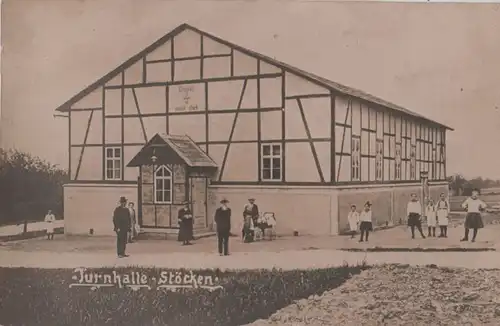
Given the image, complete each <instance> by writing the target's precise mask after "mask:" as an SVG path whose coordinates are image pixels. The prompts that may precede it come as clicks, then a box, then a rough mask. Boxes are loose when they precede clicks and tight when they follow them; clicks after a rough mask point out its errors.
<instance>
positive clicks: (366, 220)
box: [359, 201, 373, 242]
mask: <svg viewBox="0 0 500 326" xmlns="http://www.w3.org/2000/svg"><path fill="white" fill-rule="evenodd" d="M371 206H372V204H371V203H370V202H369V201H367V202H366V203H365V209H364V210H363V211H362V212H361V214H360V215H359V221H360V225H359V230H360V231H361V238H360V239H359V242H363V236H364V235H365V241H368V234H369V233H370V231H373V223H372V211H371Z"/></svg>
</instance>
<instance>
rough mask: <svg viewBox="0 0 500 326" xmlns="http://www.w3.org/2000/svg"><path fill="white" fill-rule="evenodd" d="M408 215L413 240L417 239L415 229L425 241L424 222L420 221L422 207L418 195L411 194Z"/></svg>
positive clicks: (407, 209)
mask: <svg viewBox="0 0 500 326" xmlns="http://www.w3.org/2000/svg"><path fill="white" fill-rule="evenodd" d="M406 212H407V215H408V226H409V227H410V229H411V238H412V239H415V228H417V229H418V232H420V235H421V236H422V239H425V235H424V232H423V231H422V222H421V221H420V216H422V206H421V204H420V201H419V200H418V197H417V194H415V193H413V194H411V199H410V202H409V203H408V206H407V208H406Z"/></svg>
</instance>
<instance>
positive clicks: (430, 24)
mask: <svg viewBox="0 0 500 326" xmlns="http://www.w3.org/2000/svg"><path fill="white" fill-rule="evenodd" d="M2 6H3V7H2V20H1V24H2V41H3V48H2V51H3V52H2V58H1V64H2V84H1V86H2V91H1V94H2V101H1V124H0V135H1V137H0V142H1V145H2V147H3V148H17V149H19V150H22V151H27V152H30V153H32V154H34V155H37V156H40V157H41V158H43V159H46V160H48V161H50V162H51V163H53V164H59V165H60V166H61V167H63V168H67V164H68V153H67V145H68V144H67V142H68V137H67V132H68V130H67V120H66V119H64V118H54V117H53V114H54V113H55V112H54V109H55V108H56V107H58V106H59V105H60V104H62V103H64V102H65V101H66V100H68V99H69V98H71V97H72V96H73V95H75V94H76V93H78V92H79V91H81V90H82V89H84V88H85V87H86V86H88V85H90V84H91V83H93V82H94V81H95V80H97V79H98V78H100V77H101V76H103V75H105V74H107V73H108V72H109V71H111V70H112V69H114V68H115V67H116V66H118V65H119V64H121V63H122V62H123V61H125V60H126V59H128V58H129V57H131V56H133V55H134V54H136V53H137V52H139V51H141V50H142V49H143V48H145V47H146V46H148V45H149V44H151V43H153V42H154V41H155V40H157V39H158V38H160V37H161V36H163V35H164V34H166V33H168V32H169V31H170V30H172V29H173V28H175V27H176V26H178V25H180V24H182V23H189V24H191V25H193V26H195V27H197V28H200V29H202V30H205V31H207V32H209V33H211V34H215V35H217V36H219V37H221V38H223V39H226V40H228V41H231V42H233V43H236V44H239V45H241V46H244V47H246V48H249V49H252V50H255V51H257V52H260V53H263V54H266V55H269V56H271V57H275V58H276V59H278V60H280V61H284V62H286V63H288V64H291V65H293V66H296V67H298V68H301V69H303V70H306V71H310V72H312V73H315V74H318V75H320V76H322V77H325V78H328V79H331V80H333V81H336V82H339V83H342V84H344V85H347V86H352V87H355V88H358V89H361V90H364V91H366V92H368V93H371V94H373V95H376V96H378V97H381V98H383V99H385V100H388V101H391V102H394V103H396V104H399V105H402V106H404V107H406V108H408V109H410V110H412V111H414V112H418V113H420V114H423V115H425V116H427V117H429V118H431V119H434V120H437V121H439V122H441V123H444V124H446V125H449V126H451V127H453V128H454V129H455V131H452V132H448V134H447V146H448V148H447V159H448V165H447V172H448V174H449V175H450V174H451V173H455V172H459V173H462V174H463V175H465V176H466V177H475V176H482V177H489V178H498V179H500V168H499V166H500V165H499V164H498V163H497V162H498V158H499V155H500V154H499V151H497V150H496V149H497V148H499V147H498V145H497V143H498V141H499V140H500V133H499V132H498V131H499V130H500V38H499V37H498V35H500V4H437V3H387V2H384V3H375V2H365V3H361V2H332V1H330V2H327V1H285V0H280V1H279V0H256V1H236V0H233V1H208V0H205V1H190V0H182V1H174V0H142V1H137V0H106V1H103V0H64V1H63V0H43V1H42V0H3V1H2Z"/></svg>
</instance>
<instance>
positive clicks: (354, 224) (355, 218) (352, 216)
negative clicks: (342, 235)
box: [347, 212, 359, 231]
mask: <svg viewBox="0 0 500 326" xmlns="http://www.w3.org/2000/svg"><path fill="white" fill-rule="evenodd" d="M347 221H349V229H350V230H351V231H356V230H358V223H359V213H358V212H349V215H347Z"/></svg>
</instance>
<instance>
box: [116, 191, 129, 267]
mask: <svg viewBox="0 0 500 326" xmlns="http://www.w3.org/2000/svg"><path fill="white" fill-rule="evenodd" d="M126 206H127V198H125V197H120V206H118V207H117V208H115V211H114V213H113V224H114V227H115V228H114V230H115V232H116V236H117V237H116V251H117V254H118V258H123V257H128V255H126V254H125V248H126V246H127V240H128V239H127V238H128V233H129V232H130V227H131V225H130V212H129V210H128V208H127V207H126Z"/></svg>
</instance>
